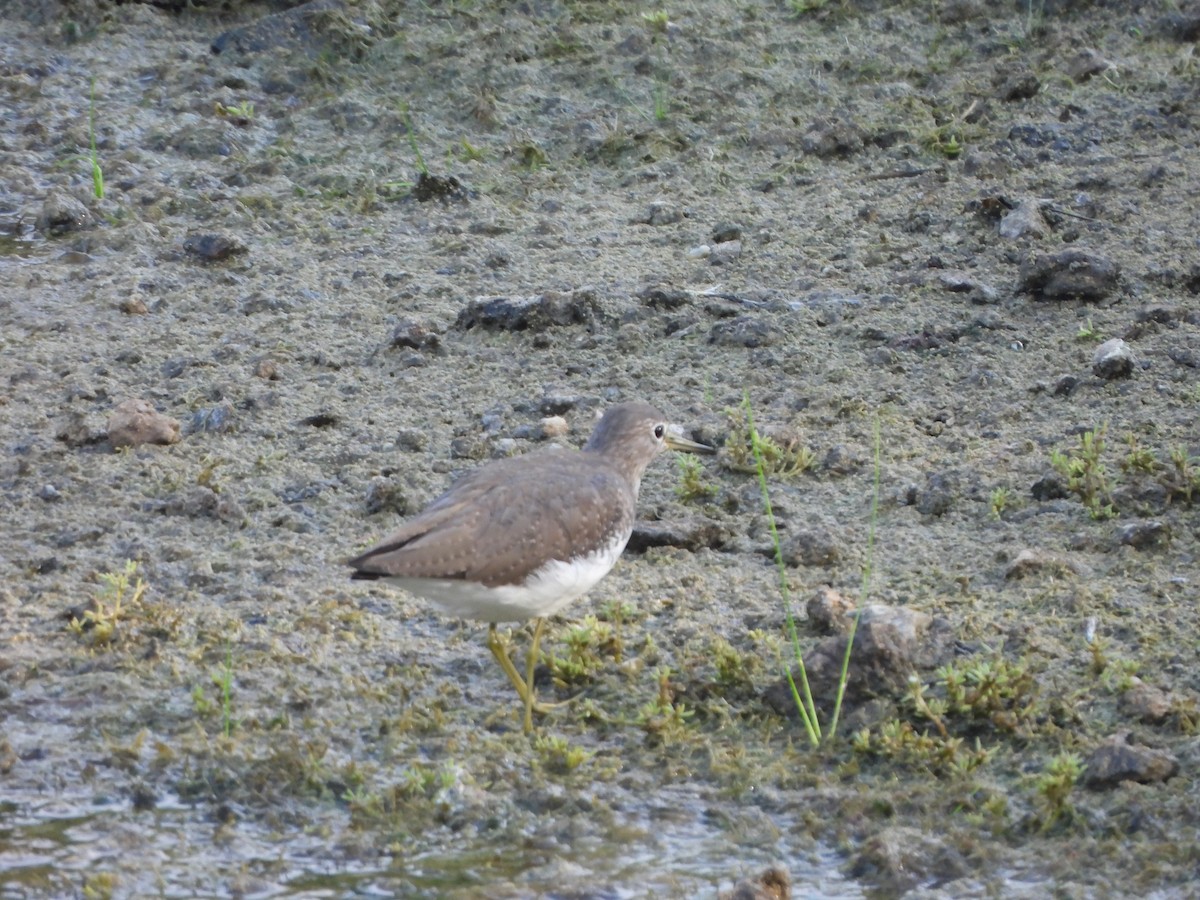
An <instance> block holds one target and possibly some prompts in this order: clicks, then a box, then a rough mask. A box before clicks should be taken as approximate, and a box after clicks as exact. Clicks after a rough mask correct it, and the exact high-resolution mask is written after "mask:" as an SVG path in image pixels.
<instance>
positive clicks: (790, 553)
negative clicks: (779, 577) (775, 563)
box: [771, 530, 842, 567]
mask: <svg viewBox="0 0 1200 900" xmlns="http://www.w3.org/2000/svg"><path fill="white" fill-rule="evenodd" d="M781 552H782V553H783V561H784V562H785V563H786V564H787V565H789V566H827V567H828V566H833V565H836V564H837V563H838V561H839V560H840V559H841V558H842V551H841V549H840V548H839V547H838V545H837V542H836V541H835V540H834V539H833V536H832V535H831V534H830V533H829V532H828V531H825V530H820V531H817V530H811V531H799V532H797V533H796V534H794V535H793V536H792V537H791V538H789V539H788V540H787V542H786V543H785V544H784V545H783V547H782V548H781ZM774 553H775V549H774V547H772V548H771V555H772V556H774Z"/></svg>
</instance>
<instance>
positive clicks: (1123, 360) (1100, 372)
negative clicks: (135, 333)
mask: <svg viewBox="0 0 1200 900" xmlns="http://www.w3.org/2000/svg"><path fill="white" fill-rule="evenodd" d="M1092 372H1093V373H1094V374H1096V375H1097V376H1099V377H1100V378H1106V379H1108V380H1110V381H1111V380H1113V379H1116V378H1128V377H1129V376H1130V375H1131V374H1133V351H1132V350H1131V349H1130V348H1129V345H1128V344H1127V343H1125V342H1124V341H1123V340H1121V339H1120V338H1112V339H1111V340H1107V341H1105V342H1104V343H1103V344H1101V345H1100V346H1099V347H1097V348H1096V352H1095V353H1094V354H1092Z"/></svg>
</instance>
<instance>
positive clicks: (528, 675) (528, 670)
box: [525, 617, 546, 734]
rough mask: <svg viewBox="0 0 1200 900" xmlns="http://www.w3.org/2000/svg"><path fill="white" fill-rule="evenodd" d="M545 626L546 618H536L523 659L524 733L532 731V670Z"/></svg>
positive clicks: (535, 665)
mask: <svg viewBox="0 0 1200 900" xmlns="http://www.w3.org/2000/svg"><path fill="white" fill-rule="evenodd" d="M545 628H546V620H545V619H543V618H540V617H539V618H538V620H537V624H536V625H535V626H533V643H532V644H530V645H529V656H528V657H527V658H526V659H525V686H526V687H527V688H528V689H529V690H528V693H527V694H526V695H525V733H526V734H529V732H531V731H533V670H534V668H536V667H537V661H538V645H539V644H541V642H542V631H543V630H544V629H545Z"/></svg>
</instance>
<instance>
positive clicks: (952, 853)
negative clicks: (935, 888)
mask: <svg viewBox="0 0 1200 900" xmlns="http://www.w3.org/2000/svg"><path fill="white" fill-rule="evenodd" d="M972 872H973V868H972V866H971V864H970V863H968V861H967V860H966V859H965V858H964V857H963V856H962V854H961V853H959V852H958V850H956V849H955V848H954V847H952V846H950V845H949V844H948V843H947V842H946V841H945V840H943V839H942V838H940V837H937V836H935V835H932V834H929V833H927V832H924V831H921V830H919V829H917V828H913V827H909V826H905V825H894V826H891V827H889V828H885V829H883V830H882V831H880V832H879V833H877V834H874V835H872V836H871V837H870V838H868V839H867V840H866V841H864V842H863V843H862V845H861V846H860V847H859V849H858V851H857V852H856V853H855V855H854V857H853V858H852V859H851V860H850V865H849V873H850V875H851V877H853V878H856V879H861V880H863V881H867V882H869V883H870V884H871V885H872V886H873V887H874V888H875V889H876V891H878V892H881V893H882V894H883V895H885V896H892V897H899V896H901V895H903V894H905V893H907V892H908V891H910V890H912V889H913V888H915V887H917V886H918V885H922V884H930V885H934V884H941V883H943V882H947V881H954V880H955V879H958V878H962V877H964V876H966V875H969V874H972Z"/></svg>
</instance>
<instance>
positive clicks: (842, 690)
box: [742, 391, 881, 747]
mask: <svg viewBox="0 0 1200 900" xmlns="http://www.w3.org/2000/svg"><path fill="white" fill-rule="evenodd" d="M742 409H743V411H744V413H745V417H746V428H747V430H748V431H749V433H750V447H751V450H752V451H753V453H754V463H755V472H756V474H757V475H758V485H759V489H760V490H761V492H762V500H763V510H764V512H765V513H766V516H767V529H768V530H769V531H770V533H771V543H772V545H773V546H774V549H775V567H776V569H777V570H778V572H779V592H780V595H781V596H782V597H783V613H784V619H785V621H786V624H787V635H788V640H789V641H790V642H791V645H792V655H793V657H794V658H795V661H796V668H797V670H798V671H799V673H800V683H799V684H797V683H796V679H795V676H794V675H793V674H792V667H791V666H790V665H789V664H786V663H785V665H784V674H785V675H786V676H787V682H788V687H790V688H791V691H792V699H793V700H794V701H795V703H796V710H797V712H798V713H799V714H800V721H801V722H802V723H803V724H804V730H805V733H806V734H807V736H808V741H809V743H810V744H811V745H812V746H814V747H817V746H819V745H820V743H821V741H822V738H823V734H822V731H821V723H820V720H819V718H818V716H817V708H816V703H815V701H814V700H813V695H812V688H811V687H810V686H809V683H808V672H807V670H806V669H805V666H804V654H803V652H802V651H801V649H800V638H799V635H798V633H797V630H796V619H795V616H794V615H793V614H792V599H791V591H790V589H789V588H788V577H787V564H786V563H785V562H784V561H783V548H782V545H781V543H780V540H779V530H778V529H777V528H776V525H775V514H774V512H773V511H772V509H771V496H770V491H769V490H768V487H767V465H766V460H765V458H764V454H763V439H762V438H761V437H760V436H759V433H758V429H757V428H755V427H754V412H753V410H752V408H751V405H750V394H749V392H748V391H747V392H744V393H743V395H742ZM874 442H875V482H874V488H873V493H872V497H871V522H870V530H869V532H868V536H867V562H866V565H865V566H864V567H863V577H862V588H861V597H860V602H859V607H858V612H856V613H855V616H854V620H853V622H851V625H850V631H849V634H848V635H847V640H846V652H845V655H844V656H843V657H842V668H841V672H840V674H839V676H838V688H837V698H836V700H835V702H834V707H833V717H832V718H831V719H830V722H829V731H828V736H829V737H830V738H832V737H833V736H834V735H836V734H837V726H838V721H839V720H840V718H841V713H842V700H843V698H844V697H845V695H846V684H847V681H848V679H849V673H850V654H851V652H852V650H853V648H854V638H855V635H856V634H857V632H858V622H859V617H860V616H861V615H862V603H863V602H865V600H866V598H867V596H868V592H869V590H870V582H871V570H872V560H873V559H874V549H875V522H876V519H877V518H878V515H879V468H880V453H881V449H880V446H881V445H880V437H879V421H878V419H876V421H875V433H874Z"/></svg>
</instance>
